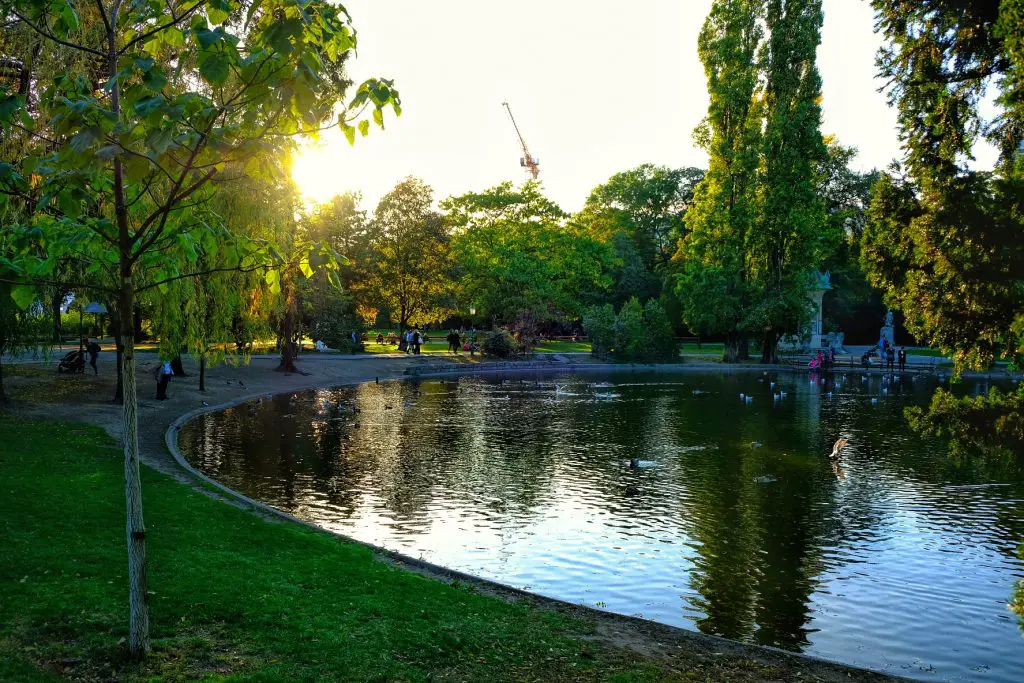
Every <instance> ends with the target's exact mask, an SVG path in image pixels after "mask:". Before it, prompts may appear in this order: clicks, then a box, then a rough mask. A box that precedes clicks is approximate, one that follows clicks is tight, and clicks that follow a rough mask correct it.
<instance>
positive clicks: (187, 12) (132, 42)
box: [97, 0, 206, 57]
mask: <svg viewBox="0 0 1024 683" xmlns="http://www.w3.org/2000/svg"><path fill="white" fill-rule="evenodd" d="M98 1H99V0H97V2H98ZM205 4H206V0H199V2H197V3H196V4H195V5H193V6H192V7H189V8H188V9H187V10H185V11H184V12H183V13H182V15H181V16H180V17H176V16H174V11H173V10H172V11H171V20H170V21H168V22H167V23H166V24H160V25H159V26H155V27H154V28H152V29H150V30H149V31H146V32H145V33H143V34H142V35H140V36H138V37H136V38H133V39H132V40H130V41H128V43H127V44H126V45H125V46H124V47H122V48H121V49H120V50H119V51H118V53H117V56H118V57H120V56H121V55H123V54H124V53H125V52H127V51H128V50H130V49H131V48H132V46H134V45H137V44H138V43H141V42H142V41H144V40H146V39H147V38H149V37H150V36H151V35H153V34H155V33H160V31H163V30H164V29H168V28H170V27H172V26H174V25H175V24H177V23H179V22H181V21H182V20H183V19H188V17H189V16H190V15H192V14H194V13H195V11H196V10H197V9H199V8H200V7H202V6H203V5H205Z"/></svg>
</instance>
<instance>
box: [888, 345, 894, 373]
mask: <svg viewBox="0 0 1024 683" xmlns="http://www.w3.org/2000/svg"><path fill="white" fill-rule="evenodd" d="M885 355H886V367H887V368H888V369H889V371H890V372H892V371H893V370H895V369H896V347H895V346H887V347H886V349H885Z"/></svg>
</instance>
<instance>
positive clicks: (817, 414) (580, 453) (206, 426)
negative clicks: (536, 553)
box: [180, 373, 1024, 648]
mask: <svg viewBox="0 0 1024 683" xmlns="http://www.w3.org/2000/svg"><path fill="white" fill-rule="evenodd" d="M691 377H692V380H690V378H691ZM618 379H620V381H626V382H636V383H642V382H644V381H647V380H652V379H653V380H654V381H660V380H664V379H666V378H664V377H661V378H654V377H653V376H645V375H643V374H642V373H637V374H634V375H630V376H629V377H628V378H627V377H625V376H619V378H618ZM679 379H680V380H681V381H684V382H685V381H687V380H690V381H692V384H689V385H688V386H668V385H663V386H650V385H648V386H642V387H615V388H613V389H602V390H601V391H614V392H616V393H620V394H622V400H615V401H599V400H594V399H593V396H592V394H593V389H592V388H590V387H585V386H584V385H585V383H586V380H585V379H580V378H560V379H559V382H560V383H567V384H569V385H570V389H572V387H573V383H575V385H576V386H577V389H578V393H581V394H584V395H583V396H579V397H566V398H563V399H555V398H554V397H553V394H554V389H553V387H552V386H551V385H550V380H548V383H547V384H546V385H545V386H534V385H533V384H532V382H531V381H527V382H525V383H520V382H518V381H513V382H510V383H505V384H503V385H497V384H496V383H495V382H493V381H489V380H483V379H480V378H469V379H465V378H464V379H462V380H460V381H458V382H455V381H452V382H446V383H444V384H442V383H441V382H439V381H436V380H428V381H424V382H422V383H420V384H419V385H418V389H419V390H420V391H421V392H422V394H421V395H418V396H417V395H414V394H415V392H416V391H417V386H416V385H414V384H410V383H407V384H395V383H388V384H381V385H374V384H369V385H364V386H362V387H359V388H357V389H346V390H341V391H335V392H328V397H327V398H328V399H329V400H330V401H332V402H333V403H336V401H337V399H338V398H341V399H344V400H345V401H346V402H347V403H355V404H357V405H359V406H360V407H361V408H362V412H361V413H360V414H358V415H351V414H349V413H346V412H344V411H341V412H339V411H338V410H336V409H335V408H333V407H332V408H330V409H325V408H324V406H323V403H322V401H323V400H324V396H323V392H319V393H317V394H316V395H315V398H312V399H311V398H309V397H311V396H314V395H313V394H306V395H303V396H302V397H301V399H300V400H299V401H296V402H292V401H291V400H290V397H289V396H284V397H278V398H275V399H274V400H273V401H264V404H263V406H262V407H260V408H257V409H256V410H255V412H253V411H251V410H250V409H249V408H248V407H247V406H239V407H237V408H235V409H233V410H232V411H230V412H226V413H223V414H213V415H208V416H204V417H203V418H200V419H199V420H197V421H196V422H194V423H192V424H190V425H189V426H187V427H186V428H185V429H184V430H182V433H181V436H180V439H181V442H182V448H183V451H184V452H186V453H189V454H198V462H199V464H200V465H201V467H202V468H203V469H204V471H207V472H209V473H211V474H213V475H214V476H216V477H218V478H220V479H221V480H223V481H225V482H226V483H229V484H231V485H234V486H235V487H237V488H240V489H241V490H243V491H246V492H248V493H251V494H254V495H255V497H258V498H261V499H264V500H268V501H269V502H272V503H274V504H277V505H280V506H281V507H283V508H285V509H291V510H295V509H297V508H302V507H304V506H317V507H318V509H319V510H320V511H319V512H318V513H317V514H322V515H325V516H327V517H328V518H331V519H339V518H345V517H349V516H352V515H353V514H366V515H374V514H380V515H382V516H385V517H388V518H390V519H393V520H395V521H396V522H397V523H399V525H400V526H401V527H402V529H403V530H404V531H405V532H406V533H409V532H412V533H415V532H416V530H418V529H423V528H425V527H426V526H429V525H430V524H432V523H433V524H437V523H439V520H443V519H445V518H446V517H445V515H442V514H439V512H442V511H445V510H451V511H454V512H458V513H459V514H466V515H470V516H474V515H475V516H477V517H475V518H474V519H477V520H479V519H480V518H486V520H487V522H488V523H489V524H491V525H492V526H493V527H500V529H501V530H503V531H504V530H506V529H507V530H510V531H511V532H516V531H519V530H521V529H523V528H525V527H528V526H530V525H532V524H534V523H536V522H537V521H538V520H539V519H542V518H544V517H545V515H548V514H550V513H549V512H548V510H549V509H550V508H551V507H552V506H553V505H554V504H558V503H563V502H565V501H566V500H567V499H569V500H571V502H573V503H578V505H575V507H576V508H577V509H579V510H588V509H594V508H600V509H601V510H602V512H604V513H605V514H606V516H607V517H609V518H611V519H613V520H614V521H616V522H618V523H620V526H619V527H618V528H622V526H621V523H623V522H625V523H627V524H628V523H630V522H636V523H637V524H638V525H641V526H644V528H645V531H651V530H653V531H654V535H657V534H659V533H660V534H665V535H666V536H669V537H671V536H675V538H676V539H678V540H680V541H686V542H687V544H688V545H689V546H690V547H692V548H693V549H694V550H695V551H696V552H695V553H693V557H692V563H693V569H692V570H691V572H690V576H689V577H688V579H689V583H690V586H691V588H692V593H687V594H686V595H684V596H683V599H684V600H685V601H686V602H687V603H688V608H687V611H688V613H689V616H692V617H693V618H694V620H695V621H696V623H697V626H698V627H699V628H700V629H701V630H702V631H705V632H708V633H715V634H719V635H725V636H729V637H733V638H745V639H748V640H754V641H756V642H760V643H766V644H772V645H777V646H782V647H787V648H800V647H801V646H802V645H804V644H805V643H806V641H807V636H808V628H809V626H808V624H809V621H810V619H811V614H810V603H811V596H812V594H813V593H814V591H815V589H816V587H817V586H818V585H819V584H820V582H821V580H822V578H821V577H822V575H823V574H826V573H829V572H833V571H834V570H836V569H837V568H838V567H840V566H841V564H842V563H843V562H845V559H844V558H845V557H848V556H851V555H856V553H855V552H852V551H851V552H847V550H848V549H849V548H852V547H855V546H857V545H858V544H861V545H863V544H864V543H865V542H867V543H871V542H876V541H879V540H885V538H886V535H887V534H889V533H891V530H890V528H889V526H887V520H886V519H885V515H886V514H888V513H887V511H889V510H893V509H896V508H899V507H901V506H903V507H904V509H905V508H906V507H907V506H911V505H912V506H914V509H915V511H916V512H917V513H918V514H919V515H920V519H921V523H922V524H933V525H935V527H942V528H943V533H952V534H955V535H956V536H957V537H962V538H965V539H967V540H969V541H970V542H972V543H977V542H979V541H980V542H981V543H982V544H984V545H986V546H989V547H994V548H998V549H999V551H1000V552H1001V553H1006V554H1008V555H1009V554H1012V553H1013V551H1014V548H1015V546H1016V543H1017V542H1018V541H1019V539H1020V538H1021V537H1024V509H1022V504H1021V503H1020V502H1016V503H1013V502H1011V501H1013V500H1016V501H1020V500H1021V499H1022V498H1024V487H1021V485H1020V479H1019V478H1017V479H1015V481H1016V482H1017V483H1016V484H1015V487H1016V488H1013V489H1010V491H1015V492H1016V493H1015V494H1013V495H1005V494H1006V493H1009V491H1007V490H1005V489H1003V490H1002V491H1003V492H1004V493H1003V494H1001V495H998V496H993V495H992V494H991V493H989V492H987V490H985V489H980V490H977V489H966V488H965V489H962V490H960V489H956V488H955V485H956V484H959V483H963V484H971V483H972V482H977V481H979V480H984V479H985V478H986V477H987V476H990V475H988V474H987V473H985V472H982V471H980V470H979V469H977V468H972V467H961V468H958V467H957V466H955V465H953V464H952V463H950V462H949V461H948V459H946V458H945V457H943V454H944V450H942V449H941V447H936V449H935V451H934V455H935V457H928V456H929V453H928V452H927V451H926V450H923V449H927V445H926V444H925V445H922V444H921V443H918V442H917V441H914V440H912V439H911V438H910V437H908V436H907V434H906V428H905V422H904V421H903V417H902V411H901V405H902V403H901V402H902V401H904V399H902V398H900V392H903V393H905V394H906V397H907V398H906V400H913V399H915V398H916V399H922V398H924V397H926V396H927V395H928V389H929V387H927V386H926V385H925V383H924V382H921V383H920V384H919V386H914V385H909V384H907V385H906V386H902V387H898V388H896V387H891V388H890V394H889V397H888V398H887V399H885V400H883V401H882V402H880V404H879V405H877V406H871V405H870V404H869V402H868V398H869V396H870V395H879V386H878V384H877V383H876V384H874V385H872V384H867V385H865V386H862V385H861V383H860V381H859V380H860V378H859V376H856V375H854V376H853V377H851V378H850V379H848V380H847V384H846V386H845V387H841V388H835V387H832V386H831V385H826V386H824V387H822V386H821V385H815V386H810V383H809V382H808V381H807V379H806V378H804V377H802V376H800V375H795V376H793V375H791V376H784V377H782V378H780V380H779V381H780V385H784V386H787V387H788V389H787V390H788V391H789V392H790V396H789V398H788V400H786V401H784V402H782V403H781V404H779V405H778V406H774V407H773V406H772V405H771V401H770V398H769V392H770V390H769V388H768V386H767V382H766V383H763V384H762V383H759V382H757V377H756V376H755V375H750V374H736V375H724V376H721V377H713V376H707V375H701V376H687V375H682V376H680V377H679ZM873 381H875V380H873ZM801 384H802V385H803V386H801ZM697 386H699V387H700V388H703V389H705V390H711V391H715V392H716V394H713V395H709V396H700V397H695V396H693V395H692V388H694V387H697ZM829 389H832V390H833V391H834V392H835V398H833V399H831V400H825V399H823V398H821V397H820V396H819V394H820V392H824V391H828V390H829ZM741 391H744V392H746V393H753V394H754V395H755V396H756V398H755V404H754V405H753V407H750V406H746V405H744V404H742V403H740V401H739V398H738V394H739V392H741ZM849 394H853V395H849ZM894 394H895V396H894ZM506 395H507V396H508V397H509V400H504V397H505V396H506ZM406 401H410V402H411V403H410V405H409V406H408V407H406V406H405V403H406ZM333 403H332V406H333ZM385 405H390V406H392V409H391V410H385ZM332 411H333V412H332ZM286 414H294V415H295V417H294V418H285V417H283V416H284V415H286ZM337 416H340V417H343V418H344V419H340V420H336V419H334V417H337ZM355 421H358V422H360V423H361V426H360V427H359V428H354V427H352V426H351V423H352V422H355ZM839 435H843V436H849V437H851V439H852V441H851V446H850V448H849V453H848V455H847V456H846V458H845V460H846V463H845V466H846V470H847V477H846V479H844V480H839V479H837V477H836V475H835V474H834V473H833V471H832V469H831V467H830V465H829V463H828V461H827V459H826V458H825V455H826V453H827V452H828V449H829V448H830V446H831V443H832V441H834V440H835V439H836V438H837V437H838V436H839ZM754 441H762V442H763V447H761V448H753V447H751V445H750V444H751V442H754ZM705 445H712V446H714V447H712V448H709V449H707V450H696V449H695V448H696V447H699V446H705ZM193 457H196V456H193ZM630 457H639V458H641V459H644V460H653V461H656V462H658V463H659V465H660V466H659V467H656V468H652V469H641V470H629V469H628V468H626V467H624V464H623V463H624V461H625V460H628V458H630ZM765 475H770V476H774V477H776V478H777V479H778V481H776V482H775V483H770V484H761V483H755V481H754V478H755V477H760V476H765ZM946 482H952V483H953V485H954V486H953V487H951V486H947V485H945V483H946ZM939 483H942V484H943V485H942V486H938V485H937V484H939ZM965 511H967V513H969V514H965ZM973 512H976V513H977V514H973ZM578 514H586V513H582V512H581V513H578ZM950 520H955V525H953V527H952V529H951V524H950ZM690 554H691V553H690V552H689V551H685V552H684V557H683V559H689V556H690ZM1007 594H1009V587H1008V588H1007Z"/></svg>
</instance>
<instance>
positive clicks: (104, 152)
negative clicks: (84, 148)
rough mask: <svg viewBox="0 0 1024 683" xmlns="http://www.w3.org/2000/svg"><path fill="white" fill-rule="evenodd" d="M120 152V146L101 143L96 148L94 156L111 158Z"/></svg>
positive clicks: (104, 158)
mask: <svg viewBox="0 0 1024 683" xmlns="http://www.w3.org/2000/svg"><path fill="white" fill-rule="evenodd" d="M120 153H121V148H120V147H118V146H117V145H103V146H102V147H100V148H99V149H98V150H96V156H98V157H99V158H100V159H103V160H104V161H106V160H109V159H113V158H114V157H116V156H117V155H118V154H120Z"/></svg>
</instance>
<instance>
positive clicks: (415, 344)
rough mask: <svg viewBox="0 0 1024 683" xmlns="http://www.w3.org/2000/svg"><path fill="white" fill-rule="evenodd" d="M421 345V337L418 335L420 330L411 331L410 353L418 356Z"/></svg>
mask: <svg viewBox="0 0 1024 683" xmlns="http://www.w3.org/2000/svg"><path fill="white" fill-rule="evenodd" d="M422 343H423V335H421V334H420V328H418V327H417V328H414V329H413V331H412V352H413V354H414V355H417V356H418V355H420V344H422Z"/></svg>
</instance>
